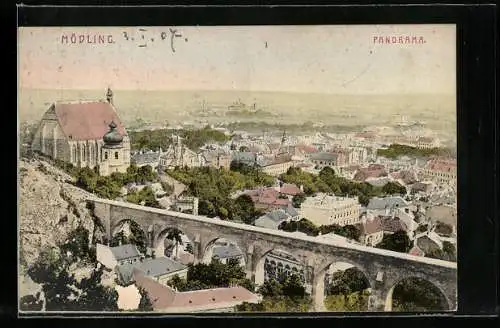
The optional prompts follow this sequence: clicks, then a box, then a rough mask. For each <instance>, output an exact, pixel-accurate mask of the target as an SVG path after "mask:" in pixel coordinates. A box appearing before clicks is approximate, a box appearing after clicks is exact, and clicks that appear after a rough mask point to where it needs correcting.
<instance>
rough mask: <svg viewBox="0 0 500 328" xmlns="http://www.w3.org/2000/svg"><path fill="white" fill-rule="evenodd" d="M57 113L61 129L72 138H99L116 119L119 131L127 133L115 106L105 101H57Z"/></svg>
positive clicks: (123, 133)
mask: <svg viewBox="0 0 500 328" xmlns="http://www.w3.org/2000/svg"><path fill="white" fill-rule="evenodd" d="M54 106H55V114H56V116H57V119H58V121H59V124H60V125H61V129H62V131H63V133H64V134H65V135H66V137H67V138H69V139H70V140H98V139H102V137H103V136H104V135H105V134H106V133H107V132H108V131H109V126H108V125H109V124H110V123H111V121H114V122H115V123H116V125H117V130H118V132H119V133H120V134H121V135H122V136H123V135H126V131H125V127H124V126H123V124H122V122H121V121H120V119H119V118H118V114H117V113H116V111H115V110H114V108H113V107H112V106H111V105H110V104H109V103H108V102H105V101H87V102H74V103H56V104H55V105H54Z"/></svg>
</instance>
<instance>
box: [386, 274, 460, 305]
mask: <svg viewBox="0 0 500 328" xmlns="http://www.w3.org/2000/svg"><path fill="white" fill-rule="evenodd" d="M404 283H409V286H408V285H407V286H404V285H402V284H404ZM412 284H413V285H414V286H415V285H416V289H414V290H413V291H412V286H411V285H412ZM419 285H420V286H419ZM390 286H391V287H390V288H389V290H388V291H387V292H386V295H385V299H384V301H385V303H384V311H389V312H390V311H395V309H394V307H393V305H394V304H393V302H394V292H395V291H396V292H398V290H397V288H398V287H401V289H402V291H401V292H402V294H403V297H404V296H405V294H408V291H409V290H410V292H411V293H412V294H414V297H417V298H418V297H423V298H429V303H433V304H430V305H431V306H432V307H434V308H431V309H425V308H424V307H423V306H422V307H421V308H416V309H409V308H408V309H405V308H402V309H400V310H401V311H405V312H406V311H408V312H415V311H416V312H424V311H438V312H439V311H449V310H451V301H450V299H449V297H448V295H447V294H446V292H445V291H444V290H443V289H442V288H441V287H440V286H439V285H438V284H436V283H435V282H433V281H432V280H430V279H427V278H425V277H422V276H420V275H413V276H409V277H403V278H401V279H398V280H396V281H395V282H394V283H393V284H391V285H390ZM433 294H434V295H433ZM413 306H414V307H419V306H418V303H417V304H414V305H413Z"/></svg>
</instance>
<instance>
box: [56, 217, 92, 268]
mask: <svg viewBox="0 0 500 328" xmlns="http://www.w3.org/2000/svg"><path fill="white" fill-rule="evenodd" d="M60 249H61V252H63V253H65V252H71V254H72V256H75V257H76V258H78V259H81V260H84V259H87V260H88V259H89V231H88V230H87V229H86V228H85V227H83V226H82V225H81V224H80V225H79V226H78V227H77V228H76V229H75V230H73V231H71V232H70V233H69V234H68V237H67V238H66V242H65V243H64V244H63V245H61V246H60Z"/></svg>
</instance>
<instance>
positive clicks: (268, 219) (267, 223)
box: [254, 206, 299, 230]
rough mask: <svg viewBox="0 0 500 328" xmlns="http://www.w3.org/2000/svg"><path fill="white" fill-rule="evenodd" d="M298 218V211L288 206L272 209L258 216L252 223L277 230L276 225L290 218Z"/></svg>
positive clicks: (295, 219)
mask: <svg viewBox="0 0 500 328" xmlns="http://www.w3.org/2000/svg"><path fill="white" fill-rule="evenodd" d="M298 218H299V213H298V211H297V210H296V209H295V208H293V207H292V206H289V207H287V208H286V209H278V210H274V211H272V212H269V213H267V214H265V215H263V216H261V217H259V218H258V219H256V220H255V221H254V225H255V226H256V227H260V228H266V229H274V230H278V227H279V226H280V225H281V224H282V223H283V222H289V221H291V220H294V221H297V220H298Z"/></svg>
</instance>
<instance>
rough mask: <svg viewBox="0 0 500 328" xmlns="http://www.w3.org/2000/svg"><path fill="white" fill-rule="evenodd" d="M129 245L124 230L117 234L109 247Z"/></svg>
mask: <svg viewBox="0 0 500 328" xmlns="http://www.w3.org/2000/svg"><path fill="white" fill-rule="evenodd" d="M128 243H129V240H128V238H127V237H126V236H125V233H124V232H123V230H121V231H119V232H118V233H116V234H115V235H114V236H113V237H112V238H111V240H110V241H109V246H111V247H116V246H120V245H126V244H128Z"/></svg>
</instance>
